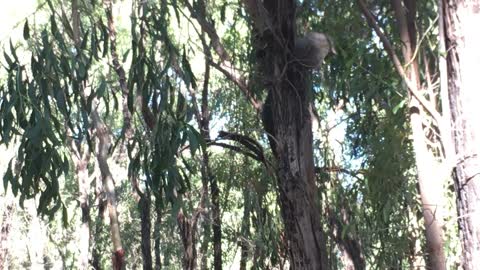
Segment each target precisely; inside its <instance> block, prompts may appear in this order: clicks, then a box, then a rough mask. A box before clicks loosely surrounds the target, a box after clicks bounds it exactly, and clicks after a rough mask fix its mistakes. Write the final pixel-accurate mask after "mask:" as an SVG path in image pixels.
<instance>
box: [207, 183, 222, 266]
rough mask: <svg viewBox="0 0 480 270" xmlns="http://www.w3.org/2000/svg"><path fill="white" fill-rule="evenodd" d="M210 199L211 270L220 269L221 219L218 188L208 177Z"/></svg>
mask: <svg viewBox="0 0 480 270" xmlns="http://www.w3.org/2000/svg"><path fill="white" fill-rule="evenodd" d="M209 180H210V194H211V198H212V222H213V224H212V229H213V269H215V270H221V269H222V218H221V214H220V188H219V187H218V182H217V179H216V178H215V177H209Z"/></svg>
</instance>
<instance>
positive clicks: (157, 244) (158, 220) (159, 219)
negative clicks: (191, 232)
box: [153, 203, 162, 270]
mask: <svg viewBox="0 0 480 270" xmlns="http://www.w3.org/2000/svg"><path fill="white" fill-rule="evenodd" d="M155 214H156V220H155V226H154V230H153V237H154V239H155V245H154V253H155V270H160V269H162V260H161V257H160V224H161V223H162V210H161V208H160V206H159V205H158V203H156V204H155Z"/></svg>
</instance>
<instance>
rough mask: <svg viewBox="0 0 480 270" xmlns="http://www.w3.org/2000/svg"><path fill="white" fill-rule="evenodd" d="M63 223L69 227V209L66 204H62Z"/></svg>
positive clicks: (65, 226)
mask: <svg viewBox="0 0 480 270" xmlns="http://www.w3.org/2000/svg"><path fill="white" fill-rule="evenodd" d="M62 223H63V227H64V228H67V226H68V211H67V207H65V205H64V204H62Z"/></svg>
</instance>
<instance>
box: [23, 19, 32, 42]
mask: <svg viewBox="0 0 480 270" xmlns="http://www.w3.org/2000/svg"><path fill="white" fill-rule="evenodd" d="M23 38H24V39H25V40H28V39H29V38H30V28H29V27H28V19H27V20H26V21H25V25H24V26H23Z"/></svg>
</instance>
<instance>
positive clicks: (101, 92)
mask: <svg viewBox="0 0 480 270" xmlns="http://www.w3.org/2000/svg"><path fill="white" fill-rule="evenodd" d="M106 89H107V82H106V81H105V78H102V79H101V82H100V85H99V86H98V90H97V96H98V97H103V95H105V90H106Z"/></svg>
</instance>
